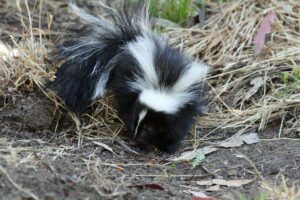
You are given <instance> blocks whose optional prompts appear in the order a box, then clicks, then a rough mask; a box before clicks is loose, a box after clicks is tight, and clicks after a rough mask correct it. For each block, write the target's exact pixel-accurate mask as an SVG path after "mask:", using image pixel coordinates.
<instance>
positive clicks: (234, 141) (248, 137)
mask: <svg viewBox="0 0 300 200" xmlns="http://www.w3.org/2000/svg"><path fill="white" fill-rule="evenodd" d="M258 141H259V137H258V135H257V133H249V134H244V135H234V136H232V137H230V138H228V139H226V140H224V141H221V142H219V143H218V144H217V146H220V147H225V148H230V147H239V146H242V145H243V144H244V143H246V144H254V143H257V142H258Z"/></svg>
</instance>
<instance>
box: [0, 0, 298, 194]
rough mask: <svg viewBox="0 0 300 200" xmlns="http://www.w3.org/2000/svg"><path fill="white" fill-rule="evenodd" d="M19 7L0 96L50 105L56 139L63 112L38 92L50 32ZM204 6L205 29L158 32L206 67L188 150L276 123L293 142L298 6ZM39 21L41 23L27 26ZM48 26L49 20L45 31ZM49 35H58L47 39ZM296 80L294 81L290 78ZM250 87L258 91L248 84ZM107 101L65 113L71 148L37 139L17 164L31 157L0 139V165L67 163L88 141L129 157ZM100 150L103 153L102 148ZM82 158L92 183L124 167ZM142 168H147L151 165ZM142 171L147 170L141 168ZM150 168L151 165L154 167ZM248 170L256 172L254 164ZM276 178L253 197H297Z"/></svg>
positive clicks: (51, 67)
mask: <svg viewBox="0 0 300 200" xmlns="http://www.w3.org/2000/svg"><path fill="white" fill-rule="evenodd" d="M17 2H18V1H17ZM42 3H43V1H37V4H36V5H35V6H36V8H35V13H36V14H35V17H38V16H41V15H42V14H41V9H40V7H41V6H42ZM24 5H25V6H24ZM24 5H19V4H16V6H17V8H18V10H19V11H20V13H23V14H22V15H19V16H20V18H21V23H22V25H23V28H24V29H23V34H22V35H21V37H14V36H12V37H11V46H9V47H8V52H9V54H10V55H6V54H5V55H4V54H3V55H1V52H0V55H1V57H0V95H1V96H2V98H3V99H7V98H12V99H13V97H14V96H18V97H20V96H22V95H27V94H29V93H33V92H36V91H43V93H44V94H45V95H46V96H47V97H48V98H50V99H51V100H52V101H53V102H54V105H55V106H53V113H54V115H55V117H57V118H58V119H57V124H56V125H55V130H54V133H56V132H57V129H59V126H60V122H59V117H60V116H61V115H63V114H64V113H65V110H64V108H63V107H64V106H63V104H62V103H61V102H60V101H59V99H58V98H57V97H56V96H55V94H53V93H51V92H49V91H45V90H44V89H43V85H44V84H45V81H46V80H47V79H49V78H50V79H51V78H53V76H54V73H55V70H56V66H55V64H54V63H52V62H51V60H49V56H48V55H47V54H48V52H49V50H50V46H51V45H52V42H51V37H49V35H50V36H51V29H50V30H45V29H42V28H41V26H40V27H33V25H32V24H31V22H32V20H33V19H32V18H33V14H32V8H29V7H28V4H27V1H26V0H25V4H24ZM26 5H27V6H26ZM207 6H208V7H210V8H211V10H210V13H209V18H208V20H207V21H206V25H205V27H204V28H200V27H198V25H195V26H193V27H191V28H172V29H171V28H170V29H167V30H166V31H165V33H164V34H167V35H169V36H170V38H171V39H170V40H171V42H172V43H173V44H175V45H176V46H177V47H178V48H180V49H182V50H183V51H184V52H186V53H187V54H190V55H192V56H194V57H197V58H199V59H202V60H203V61H204V62H206V63H208V64H209V65H210V66H211V72H210V74H209V76H208V84H209V87H210V92H209V97H210V99H211V101H210V104H209V113H208V114H206V115H205V116H202V117H201V118H199V120H198V124H197V127H201V128H203V129H207V131H206V132H207V134H206V135H205V136H204V137H203V135H202V136H201V135H198V134H197V135H196V131H195V133H193V134H195V135H194V137H193V138H194V139H193V140H192V141H190V142H191V143H192V144H193V147H195V148H196V147H197V146H201V145H202V144H203V143H205V142H206V140H205V139H206V138H207V137H208V136H209V134H211V133H213V132H215V131H218V130H222V129H227V128H234V129H236V130H238V134H243V133H245V132H251V131H262V130H265V129H266V128H268V127H269V125H270V124H272V123H273V122H275V121H276V122H279V130H278V138H280V137H282V138H286V137H291V138H294V139H291V140H295V141H296V140H298V139H297V137H299V134H300V75H299V71H300V39H299V38H300V12H299V10H300V3H299V2H298V1H296V0H294V1H293V0H285V1H280V0H266V1H263V0H261V1H247V0H236V1H229V2H227V1H225V2H224V4H223V6H222V8H220V7H219V5H218V3H216V2H214V1H210V2H209V3H208V5H207ZM270 10H273V11H274V14H275V22H274V23H273V24H272V33H271V34H270V35H268V36H267V38H266V43H265V45H264V48H263V50H262V52H261V53H260V54H256V53H255V49H254V46H253V39H254V37H255V34H256V32H257V29H258V27H259V25H260V22H261V21H262V20H263V18H264V17H265V15H266V14H267V13H268V12H269V11H270ZM39 19H41V17H40V18H37V19H34V20H37V21H38V20H39ZM40 23H41V22H38V24H40ZM51 24H52V18H51V17H49V16H48V25H49V27H51ZM53 34H58V33H57V32H53ZM297 73H298V74H297ZM297 76H298V78H295V77H297ZM253 81H254V82H253ZM256 83H258V84H257V85H255V84H256ZM255 86H257V87H256V88H255ZM112 99H113V96H112V94H108V95H107V97H106V98H105V99H103V100H98V101H97V102H94V103H93V105H92V106H91V107H90V109H89V111H88V112H87V113H86V114H83V115H82V116H80V117H79V116H76V115H74V114H71V113H69V115H70V116H71V117H72V119H73V121H74V124H75V125H76V134H75V135H76V136H74V137H75V138H76V141H78V143H77V144H76V145H73V146H67V145H61V146H57V147H51V145H48V144H46V143H45V142H44V141H42V140H39V141H37V142H39V143H41V144H42V145H41V146H39V148H38V149H34V151H33V152H34V153H32V154H28V155H27V157H25V158H24V157H21V156H18V152H22V151H26V152H30V150H31V149H30V147H28V148H26V147H20V148H13V147H12V146H11V145H12V143H10V142H8V141H6V140H4V139H3V140H0V147H1V148H0V151H1V152H5V153H6V154H5V155H6V156H4V157H3V159H4V160H6V162H7V163H10V164H11V165H16V166H21V165H22V166H24V165H25V166H26V165H32V163H34V162H35V160H36V157H40V158H44V156H46V155H47V156H50V155H51V156H52V158H53V159H55V158H56V157H64V156H66V157H68V156H72V155H71V154H70V152H72V151H73V150H70V149H72V148H74V149H77V148H78V147H82V145H84V144H85V143H88V142H93V141H98V142H99V143H98V145H104V144H103V143H101V142H102V141H104V142H105V141H118V142H119V143H120V144H121V145H122V146H123V148H124V149H126V150H128V151H132V149H131V148H130V147H129V146H128V145H127V144H126V142H124V141H122V140H120V137H123V136H120V133H121V132H122V131H123V124H122V121H121V120H120V119H119V118H118V117H117V113H116V111H115V109H114V108H113V107H114V106H113V100H112ZM4 102H5V101H4ZM8 104H9V103H8ZM6 106H9V105H6V104H5V103H4V105H3V106H2V108H0V109H1V111H2V110H4V109H5V107H6ZM67 134H68V133H67ZM104 148H105V149H109V147H107V146H104ZM69 150H70V151H69ZM65 152H66V153H65ZM116 155H118V152H117V154H116ZM88 156H90V155H86V157H84V158H82V160H81V162H83V163H85V164H86V165H88V164H92V165H93V166H94V167H95V168H94V169H92V170H93V173H95V174H96V175H97V177H98V178H99V180H100V177H101V173H100V172H98V171H97V166H111V167H114V168H116V169H119V170H120V171H122V170H123V168H122V167H126V166H127V165H126V164H124V163H123V164H122V163H119V164H109V163H106V162H105V161H101V160H100V161H99V160H97V161H95V160H93V161H91V160H90V158H89V157H88ZM295 159H296V158H295ZM249 162H251V161H249ZM148 164H149V165H150V166H151V165H152V163H148ZM137 165H138V164H137ZM143 165H147V164H145V163H143ZM155 165H156V164H155V163H154V164H153V166H155ZM156 167H158V168H165V167H166V165H165V164H157V165H156ZM253 167H254V168H255V165H254V166H253ZM50 168H51V166H50ZM298 170H299V169H298ZM0 173H2V174H6V175H7V177H8V179H9V180H10V182H11V183H12V184H13V185H14V186H15V187H16V189H18V190H20V191H23V192H25V193H26V194H28V195H29V196H31V197H32V198H33V199H38V197H37V196H36V195H34V194H33V193H31V192H30V191H27V190H26V189H23V188H22V187H21V186H19V185H18V184H17V183H14V181H13V180H12V178H11V177H10V176H9V174H8V173H7V171H6V170H5V169H4V168H3V167H1V164H0ZM257 173H259V172H258V171H257ZM82 176H84V175H82ZM126 176H128V175H126ZM166 176H167V175H166ZM183 177H184V174H183ZM102 178H103V177H102ZM279 179H282V180H281V181H280V180H279V181H278V182H277V183H275V184H272V183H270V182H269V181H268V180H265V179H264V177H263V176H261V182H260V186H259V187H260V188H262V189H263V190H262V191H263V192H262V193H259V195H260V197H261V198H262V199H298V198H300V194H299V192H300V191H299V189H298V188H297V187H299V185H297V184H299V182H298V183H297V184H293V185H289V186H287V185H286V181H285V180H284V178H283V177H282V178H279ZM97 180H98V179H97ZM122 184H124V183H122ZM95 187H96V186H95ZM106 187H107V190H108V191H111V193H110V195H108V196H107V197H114V196H117V195H120V194H119V193H117V192H116V193H114V189H115V188H116V187H118V186H117V184H116V183H110V184H109V183H108V186H106ZM96 190H97V192H98V193H99V194H100V195H102V196H105V194H103V191H102V192H101V191H100V189H96ZM116 191H117V190H116Z"/></svg>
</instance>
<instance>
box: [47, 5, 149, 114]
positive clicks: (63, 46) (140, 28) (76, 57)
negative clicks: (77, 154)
mask: <svg viewBox="0 0 300 200" xmlns="http://www.w3.org/2000/svg"><path fill="white" fill-rule="evenodd" d="M141 2H142V3H141ZM97 6H101V7H102V8H104V9H105V10H106V11H107V13H109V14H110V18H111V20H105V19H103V18H102V17H100V16H95V15H92V14H90V13H88V12H86V11H84V10H82V9H80V8H78V7H77V6H76V5H75V4H70V5H69V8H70V10H71V11H72V12H73V13H75V14H76V15H77V16H78V17H79V20H80V22H79V23H80V26H83V28H81V29H80V30H77V31H74V30H73V31H72V30H69V33H68V34H66V36H65V37H64V38H63V41H62V42H60V43H59V44H58V45H57V48H56V49H55V53H54V54H55V55H56V56H55V59H56V61H59V62H62V65H61V66H60V68H59V69H58V71H57V73H56V79H55V80H54V81H53V82H49V83H48V84H47V87H48V88H50V89H52V90H54V91H56V92H57V93H58V95H59V96H60V97H61V99H62V100H64V102H65V103H66V105H67V107H68V108H69V109H70V110H71V111H73V112H75V113H81V112H84V111H85V110H86V108H87V107H88V106H89V104H90V103H91V102H92V101H93V100H94V99H96V98H100V97H103V95H104V93H105V91H106V86H107V83H108V81H109V78H110V77H109V76H110V74H111V73H110V72H111V70H113V68H114V64H115V61H116V60H117V57H118V55H119V54H120V53H121V51H122V47H123V46H124V45H126V44H127V43H128V42H130V41H132V40H134V39H135V38H136V37H138V36H140V35H143V34H145V33H147V32H149V33H150V32H151V27H150V23H149V15H148V13H149V12H148V3H147V1H146V0H145V1H140V2H139V3H135V4H130V3H129V1H128V0H125V1H123V4H122V8H121V9H120V10H114V9H112V8H111V7H109V6H107V5H104V4H102V3H97Z"/></svg>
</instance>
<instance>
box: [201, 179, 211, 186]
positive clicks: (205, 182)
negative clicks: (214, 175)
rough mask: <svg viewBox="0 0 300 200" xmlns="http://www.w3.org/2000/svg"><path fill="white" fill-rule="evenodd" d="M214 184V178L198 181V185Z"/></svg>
mask: <svg viewBox="0 0 300 200" xmlns="http://www.w3.org/2000/svg"><path fill="white" fill-rule="evenodd" d="M212 184H213V183H212V180H204V181H197V185H202V186H210V185H212Z"/></svg>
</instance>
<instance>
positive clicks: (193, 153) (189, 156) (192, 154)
mask: <svg viewBox="0 0 300 200" xmlns="http://www.w3.org/2000/svg"><path fill="white" fill-rule="evenodd" d="M217 150H218V149H217V148H215V147H212V146H207V147H203V148H200V149H196V150H193V151H186V152H183V153H182V154H181V155H180V156H178V157H173V158H171V159H170V160H171V161H174V162H176V161H186V160H192V159H194V158H195V157H196V156H197V155H198V154H204V155H207V154H210V153H212V152H214V151H217Z"/></svg>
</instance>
